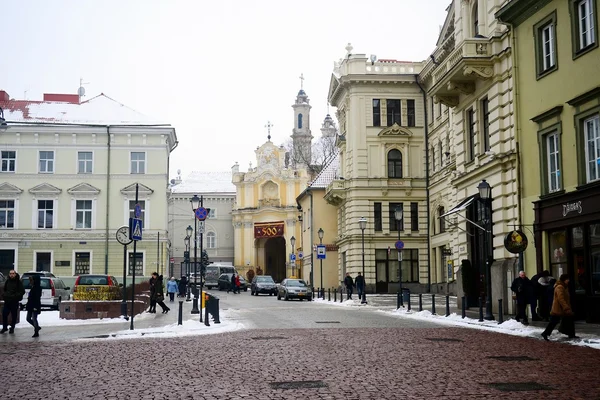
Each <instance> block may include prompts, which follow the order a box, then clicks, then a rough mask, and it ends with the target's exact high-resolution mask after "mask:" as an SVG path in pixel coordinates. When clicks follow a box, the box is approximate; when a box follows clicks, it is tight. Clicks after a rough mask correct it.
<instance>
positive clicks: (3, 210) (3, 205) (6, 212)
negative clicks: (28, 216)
mask: <svg viewBox="0 0 600 400" xmlns="http://www.w3.org/2000/svg"><path fill="white" fill-rule="evenodd" d="M14 227H15V201H14V200H0V229H13V228H14Z"/></svg>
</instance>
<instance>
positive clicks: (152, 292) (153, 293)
mask: <svg viewBox="0 0 600 400" xmlns="http://www.w3.org/2000/svg"><path fill="white" fill-rule="evenodd" d="M157 278H158V275H157V273H156V272H153V273H152V276H151V277H150V280H149V281H148V282H149V283H150V309H149V310H148V312H149V313H150V314H156V289H155V286H154V284H155V283H156V279H157Z"/></svg>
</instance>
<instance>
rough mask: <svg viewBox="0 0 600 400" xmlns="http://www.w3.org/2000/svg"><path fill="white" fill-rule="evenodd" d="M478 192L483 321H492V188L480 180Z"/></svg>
mask: <svg viewBox="0 0 600 400" xmlns="http://www.w3.org/2000/svg"><path fill="white" fill-rule="evenodd" d="M477 190H478V191H479V201H480V202H481V203H482V204H483V207H484V208H483V209H484V218H483V221H482V222H483V228H484V231H483V259H484V262H485V283H486V290H485V291H486V294H485V316H484V317H483V318H484V319H486V320H488V321H493V320H494V315H493V314H492V258H493V255H491V254H490V247H491V246H492V243H493V240H494V239H493V237H492V187H491V186H490V184H489V183H487V182H486V180H485V179H484V180H482V181H481V182H480V183H479V185H478V186H477Z"/></svg>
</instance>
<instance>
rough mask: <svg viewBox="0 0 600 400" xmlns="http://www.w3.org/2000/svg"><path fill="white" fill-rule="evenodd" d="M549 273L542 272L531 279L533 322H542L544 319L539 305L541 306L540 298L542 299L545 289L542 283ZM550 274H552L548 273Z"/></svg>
mask: <svg viewBox="0 0 600 400" xmlns="http://www.w3.org/2000/svg"><path fill="white" fill-rule="evenodd" d="M546 272H547V271H542V272H539V273H537V274H535V275H534V276H532V277H531V279H530V280H531V292H532V294H531V301H530V305H531V320H532V321H541V320H542V318H541V317H540V315H539V313H540V312H539V311H538V304H540V306H541V302H540V298H541V297H542V292H543V288H542V285H541V283H540V281H542V280H543V278H544V277H545V274H546ZM548 274H550V273H548Z"/></svg>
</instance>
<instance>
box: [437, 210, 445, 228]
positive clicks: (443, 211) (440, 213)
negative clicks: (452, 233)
mask: <svg viewBox="0 0 600 400" xmlns="http://www.w3.org/2000/svg"><path fill="white" fill-rule="evenodd" d="M445 212H446V211H445V209H444V207H440V208H438V220H439V221H440V231H439V232H438V233H444V232H446V219H445V218H440V217H441V216H442V215H444V213H445Z"/></svg>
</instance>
